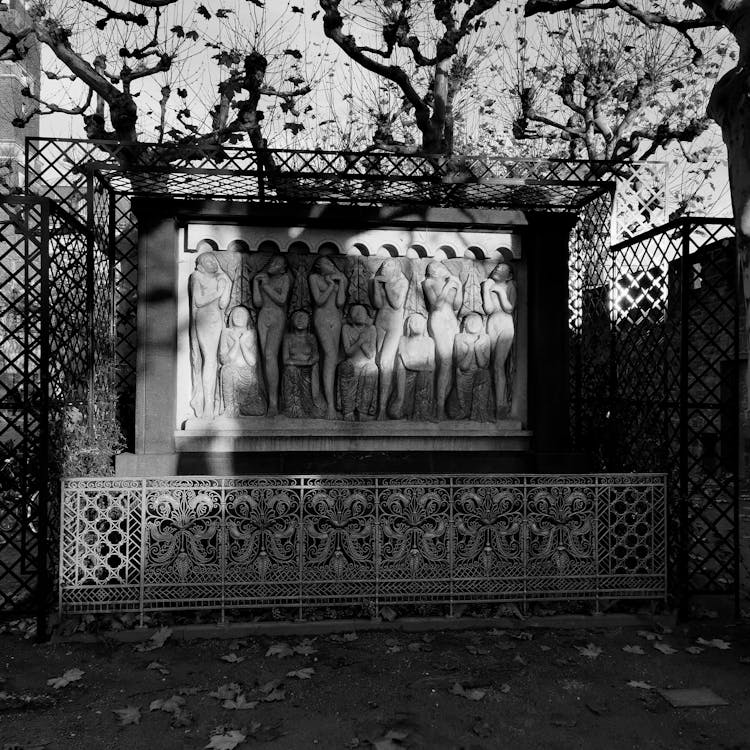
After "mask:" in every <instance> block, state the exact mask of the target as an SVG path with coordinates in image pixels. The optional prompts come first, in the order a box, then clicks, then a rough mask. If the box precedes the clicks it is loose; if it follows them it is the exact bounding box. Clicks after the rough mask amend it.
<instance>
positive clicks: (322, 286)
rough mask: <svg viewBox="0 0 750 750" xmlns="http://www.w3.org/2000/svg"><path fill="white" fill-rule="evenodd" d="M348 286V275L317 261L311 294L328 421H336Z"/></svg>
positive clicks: (321, 259)
mask: <svg viewBox="0 0 750 750" xmlns="http://www.w3.org/2000/svg"><path fill="white" fill-rule="evenodd" d="M346 286H347V279H346V276H344V274H343V273H341V271H339V270H338V268H336V266H335V265H334V264H333V261H332V260H331V259H330V258H328V257H326V256H323V257H319V258H317V260H316V261H315V263H314V264H313V272H312V273H311V274H310V295H311V296H312V299H313V305H314V312H313V325H314V327H315V333H316V334H317V336H318V342H319V343H320V349H321V353H322V363H321V368H320V369H321V374H322V378H323V394H324V396H325V400H326V418H327V419H336V403H335V398H334V394H335V388H334V381H335V378H336V364H337V362H338V354H339V344H340V341H341V308H342V307H343V306H344V302H346Z"/></svg>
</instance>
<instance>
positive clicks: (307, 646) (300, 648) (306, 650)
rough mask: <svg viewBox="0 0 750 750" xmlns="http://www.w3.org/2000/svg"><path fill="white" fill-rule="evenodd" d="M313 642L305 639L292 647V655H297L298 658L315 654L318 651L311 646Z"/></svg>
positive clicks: (311, 639)
mask: <svg viewBox="0 0 750 750" xmlns="http://www.w3.org/2000/svg"><path fill="white" fill-rule="evenodd" d="M314 641H315V639H314V638H305V639H304V640H303V641H300V643H299V644H298V645H296V646H295V647H294V653H295V654H299V655H300V656H311V655H312V654H317V653H318V649H317V648H315V647H314V646H313V643H314Z"/></svg>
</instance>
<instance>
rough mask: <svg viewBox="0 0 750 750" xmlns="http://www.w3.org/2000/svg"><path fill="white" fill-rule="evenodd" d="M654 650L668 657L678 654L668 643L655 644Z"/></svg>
mask: <svg viewBox="0 0 750 750" xmlns="http://www.w3.org/2000/svg"><path fill="white" fill-rule="evenodd" d="M654 648H655V649H656V650H657V651H661V653H662V654H666V655H667V656H671V655H672V654H676V653H677V649H676V648H672V647H671V646H670V645H669V644H667V643H654Z"/></svg>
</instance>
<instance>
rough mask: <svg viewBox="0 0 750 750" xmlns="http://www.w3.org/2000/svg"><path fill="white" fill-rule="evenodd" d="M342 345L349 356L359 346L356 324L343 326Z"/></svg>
mask: <svg viewBox="0 0 750 750" xmlns="http://www.w3.org/2000/svg"><path fill="white" fill-rule="evenodd" d="M341 345H342V346H343V347H344V352H345V353H346V356H347V357H351V356H352V354H354V353H355V352H356V351H357V349H358V348H359V333H358V331H357V329H356V328H355V327H354V326H350V325H345V326H343V327H342V328H341Z"/></svg>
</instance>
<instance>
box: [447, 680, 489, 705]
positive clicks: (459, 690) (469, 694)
mask: <svg viewBox="0 0 750 750" xmlns="http://www.w3.org/2000/svg"><path fill="white" fill-rule="evenodd" d="M451 693H453V695H460V696H461V697H462V698H466V699H467V700H470V701H481V700H482V698H484V696H485V695H487V691H486V690H482V689H481V688H465V687H463V685H461V683H460V682H454V683H453V687H452V688H451Z"/></svg>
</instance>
